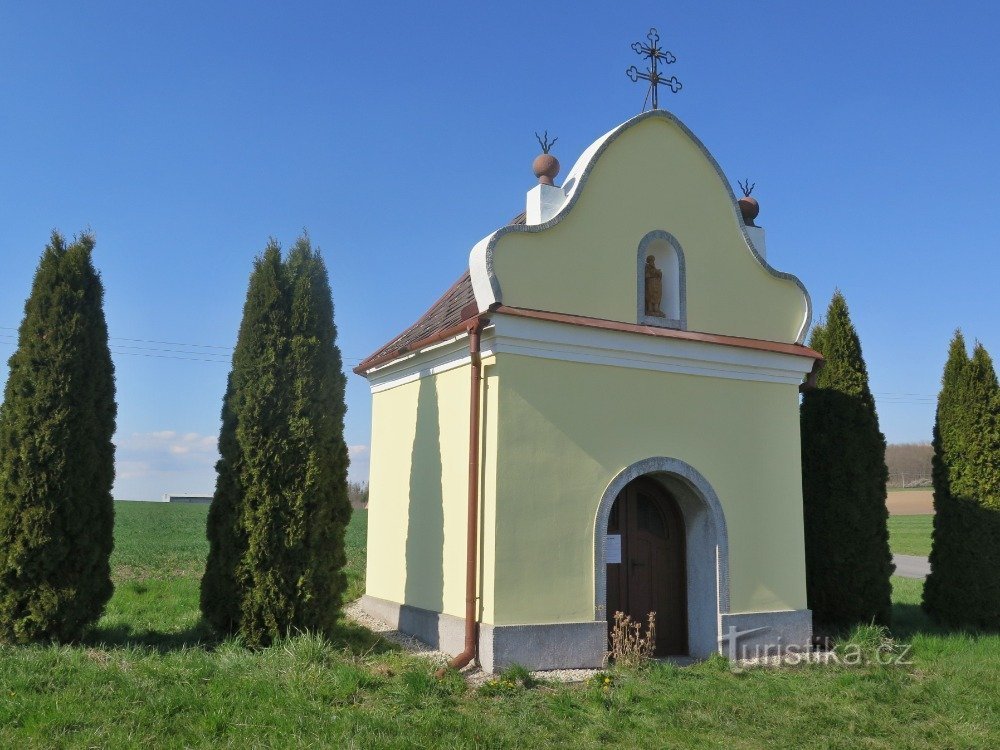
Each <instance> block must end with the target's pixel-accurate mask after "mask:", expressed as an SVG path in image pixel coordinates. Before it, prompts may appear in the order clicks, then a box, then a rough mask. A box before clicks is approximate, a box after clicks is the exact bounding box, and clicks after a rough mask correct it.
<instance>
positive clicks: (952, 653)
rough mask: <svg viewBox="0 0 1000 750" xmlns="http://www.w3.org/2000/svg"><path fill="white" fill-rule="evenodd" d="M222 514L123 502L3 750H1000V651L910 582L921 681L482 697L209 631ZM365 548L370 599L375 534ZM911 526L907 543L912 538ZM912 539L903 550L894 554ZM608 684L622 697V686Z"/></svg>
mask: <svg viewBox="0 0 1000 750" xmlns="http://www.w3.org/2000/svg"><path fill="white" fill-rule="evenodd" d="M206 511H207V508H206V507H205V506H184V505H157V504H138V503H137V504H118V506H117V512H118V520H117V526H116V539H117V549H116V551H115V557H114V568H115V582H116V585H117V589H116V592H115V596H114V598H113V599H112V601H111V603H110V605H109V607H108V610H107V614H106V616H105V617H104V618H103V619H102V620H101V622H100V623H99V624H98V625H97V627H95V628H94V629H93V631H92V632H91V633H90V635H89V636H88V637H87V639H86V640H85V642H84V643H82V644H79V645H77V646H61V647H60V646H45V647H42V646H40V647H31V648H16V647H0V747H3V748H35V747H37V748H54V747H81V748H83V747H100V748H127V747H128V748H131V747H143V748H173V747H178V748H180V747H223V748H225V747H232V748H249V747H276V748H289V747H337V748H351V747H360V748H397V747H398V748H404V747H405V748H426V747H447V748H455V747H470V748H471V747H489V748H538V747H560V748H563V747H565V748H599V747H609V746H619V747H624V746H627V747H636V748H652V747H678V746H683V747H705V748H708V747H718V748H771V747H781V748H792V747H826V748H857V747H865V748H898V747H907V748H941V747H968V748H982V747H991V746H993V747H995V746H997V745H998V744H1000V686H998V681H997V680H996V675H997V674H998V673H1000V637H997V636H996V635H975V634H964V633H947V632H943V631H941V630H939V629H937V628H935V627H934V626H932V625H931V624H930V623H929V622H928V621H927V620H926V618H925V617H924V616H923V614H922V612H921V611H920V609H919V606H918V603H919V599H920V586H921V582H920V581H910V580H903V579H894V586H895V587H896V589H895V609H894V617H895V635H896V637H897V639H899V640H900V641H902V642H905V643H909V644H912V646H913V650H912V660H913V663H912V664H911V665H908V666H880V665H872V666H864V667H861V666H857V667H851V666H846V665H838V666H831V665H826V666H816V665H803V666H799V667H794V668H790V667H789V668H782V669H766V668H757V669H750V670H747V671H743V672H740V673H734V672H733V671H731V669H730V668H729V666H728V665H727V664H726V663H725V662H723V661H722V660H721V659H717V660H710V661H708V662H705V663H702V664H698V665H695V666H693V667H688V668H683V669H679V668H676V667H673V666H670V665H667V664H656V665H653V666H651V667H649V668H647V669H645V670H642V671H639V672H611V673H609V677H610V682H608V683H605V682H604V680H603V679H602V680H601V681H600V684H599V685H571V686H564V685H551V684H545V683H542V684H540V685H537V686H533V687H530V688H528V687H524V686H521V685H517V686H514V687H506V686H501V688H500V689H493V690H490V691H483V690H474V689H470V688H467V687H466V685H465V683H464V681H463V680H462V678H461V677H459V676H458V675H455V674H449V675H448V676H446V677H445V678H444V679H443V680H436V679H435V678H434V677H433V675H432V672H431V669H430V668H429V666H428V664H427V663H426V662H425V661H422V660H420V659H418V658H415V657H412V656H409V655H406V654H403V653H400V652H399V651H398V650H395V649H393V648H391V647H389V646H388V645H387V644H385V643H384V642H379V641H378V640H377V639H375V638H373V637H372V636H371V635H370V634H369V633H368V632H367V631H365V630H363V629H361V628H358V627H355V626H351V625H348V624H344V625H342V626H341V627H340V629H339V630H338V632H336V633H334V634H332V637H331V638H330V639H323V638H319V637H316V636H313V635H300V636H297V637H294V638H290V639H288V640H287V641H284V642H282V643H279V644H277V645H275V646H273V647H271V648H268V649H264V650H260V651H251V650H247V649H245V648H243V647H242V646H241V645H240V644H239V643H238V642H234V641H224V642H218V641H216V640H215V639H213V638H212V637H211V635H210V634H209V633H208V631H207V630H205V629H204V628H203V626H202V625H201V624H200V623H199V618H198V611H197V602H198V578H199V576H200V573H201V567H202V565H203V562H204V556H205V553H206V544H205V541H204V521H205V514H206ZM365 521H366V517H365V514H364V513H363V512H361V513H357V514H356V515H355V519H354V521H353V522H352V525H351V529H350V538H349V547H350V549H349V555H350V570H349V573H350V580H351V590H352V594H353V595H357V594H359V593H360V592H361V590H362V588H363V575H364V554H365V550H364V538H365V537H364V526H365ZM900 538H901V537H900V536H897V535H896V532H895V531H894V540H898V539H900ZM895 543H896V542H895V541H894V544H895ZM605 685H607V687H605Z"/></svg>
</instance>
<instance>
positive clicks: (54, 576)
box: [0, 232, 117, 643]
mask: <svg viewBox="0 0 1000 750" xmlns="http://www.w3.org/2000/svg"><path fill="white" fill-rule="evenodd" d="M93 248H94V238H93V236H92V235H90V234H87V233H85V234H83V235H81V236H80V237H79V238H77V239H74V241H73V242H71V243H69V244H67V242H66V241H65V240H64V239H63V237H62V236H61V235H60V234H59V233H58V232H53V233H52V239H51V241H50V243H49V244H48V245H47V246H46V248H45V251H44V252H43V253H42V257H41V261H40V263H39V265H38V270H37V271H36V273H35V278H34V283H33V285H32V290H31V296H30V297H29V298H28V301H27V302H26V303H25V307H24V320H23V321H22V323H21V326H20V329H19V332H18V347H17V351H16V352H15V353H14V355H13V356H12V357H11V358H10V363H9V364H10V374H9V377H8V379H7V385H6V388H5V390H4V400H3V406H2V407H0V641H7V642H16V643H27V642H31V641H47V640H56V641H73V640H76V639H78V638H79V637H80V636H81V635H82V634H83V631H84V629H85V628H86V627H87V626H88V625H89V624H90V623H93V622H95V621H96V620H97V619H98V618H99V617H100V616H101V613H102V612H103V610H104V605H105V604H106V603H107V601H108V599H109V598H110V597H111V594H112V591H113V585H112V582H111V567H110V563H109V559H110V556H111V550H112V548H113V546H114V541H113V538H112V533H113V527H114V504H113V501H112V498H111V486H112V484H113V483H114V445H113V443H112V442H111V441H112V437H113V435H114V431H115V418H116V412H117V408H116V406H115V384H114V366H113V364H112V362H111V352H110V350H109V348H108V329H107V324H106V322H105V319H104V308H103V305H104V288H103V285H102V284H101V279H100V276H99V274H98V273H97V271H96V270H95V268H94V266H93V262H92V259H91V254H92V251H93Z"/></svg>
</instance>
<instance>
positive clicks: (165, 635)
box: [81, 618, 402, 656]
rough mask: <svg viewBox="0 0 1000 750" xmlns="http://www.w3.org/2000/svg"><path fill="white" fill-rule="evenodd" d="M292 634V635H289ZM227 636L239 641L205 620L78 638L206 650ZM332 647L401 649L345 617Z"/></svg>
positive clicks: (108, 629) (95, 630) (103, 628)
mask: <svg viewBox="0 0 1000 750" xmlns="http://www.w3.org/2000/svg"><path fill="white" fill-rule="evenodd" d="M291 637H292V638H295V636H294V635H293V636H291ZM227 640H233V641H236V642H238V641H239V638H238V637H231V638H229V639H227V638H222V637H219V636H218V635H217V634H216V633H215V632H214V631H213V630H212V628H211V627H210V626H209V625H208V623H207V622H206V621H205V620H200V621H199V622H198V623H197V624H195V625H193V626H191V627H187V628H183V629H180V630H155V629H137V628H133V627H132V626H130V625H117V624H116V625H96V626H94V627H92V628H91V629H90V630H89V631H88V632H87V634H86V635H85V636H84V638H83V639H82V641H81V645H84V646H89V647H92V648H105V649H109V648H119V649H120V648H140V649H145V650H149V651H155V652H157V653H161V654H166V653H171V652H176V651H183V650H186V649H201V650H203V651H206V652H211V651H214V650H216V649H217V648H218V647H219V646H220V645H222V644H223V643H224V642H226V641H227ZM325 640H327V641H328V642H329V644H330V646H332V647H333V648H335V649H338V650H340V649H343V650H345V651H347V652H348V653H350V654H351V655H352V656H367V655H381V654H387V653H395V652H399V651H401V650H402V649H401V648H400V647H399V646H398V645H396V644H395V643H393V642H392V641H389V640H387V639H385V638H383V637H382V636H380V635H379V634H378V633H374V632H372V631H371V630H369V629H368V628H365V627H362V626H361V625H358V624H356V623H353V622H350V621H349V620H346V619H343V618H342V619H341V620H340V621H339V622H338V623H337V625H336V627H335V628H334V629H333V631H331V632H330V633H327V634H326V635H325Z"/></svg>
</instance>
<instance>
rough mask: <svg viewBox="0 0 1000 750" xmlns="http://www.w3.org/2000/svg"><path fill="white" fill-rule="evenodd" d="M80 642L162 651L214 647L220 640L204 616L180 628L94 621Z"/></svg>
mask: <svg viewBox="0 0 1000 750" xmlns="http://www.w3.org/2000/svg"><path fill="white" fill-rule="evenodd" d="M82 643H83V644H84V645H87V646H92V647H98V648H142V649H147V650H150V651H157V652H159V653H161V654H164V653H169V652H171V651H182V650H184V649H191V648H201V649H204V650H206V651H211V650H213V649H214V648H215V647H216V646H218V645H219V643H221V639H220V638H219V637H218V636H216V635H215V634H214V633H213V632H212V629H211V628H210V627H209V626H208V623H206V622H205V621H204V620H201V621H199V622H198V623H197V624H196V625H193V626H191V627H187V628H183V629H180V630H152V629H141V628H133V627H132V626H131V625H96V626H94V627H92V628H91V629H90V630H89V631H88V632H87V634H86V636H84V638H83V641H82Z"/></svg>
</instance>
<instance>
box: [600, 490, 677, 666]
mask: <svg viewBox="0 0 1000 750" xmlns="http://www.w3.org/2000/svg"><path fill="white" fill-rule="evenodd" d="M608 536H609V544H608V549H609V551H611V553H610V554H609V562H608V578H607V613H608V627H609V628H610V627H611V625H612V623H613V620H614V613H615V612H616V611H620V612H624V613H625V614H627V615H630V616H631V617H632V619H633V620H634V621H637V622H641V623H643V624H645V622H646V618H647V616H648V614H649V613H650V612H656V655H657V656H675V655H686V654H687V653H688V639H687V571H686V569H685V560H686V553H685V538H684V519H683V517H682V516H681V512H680V509H679V508H678V507H677V502H676V501H675V500H674V499H673V497H671V496H670V493H668V492H667V491H666V490H665V489H664V488H663V487H661V486H660V485H659V484H658V483H656V482H654V481H653V480H651V479H647V478H644V477H640V478H639V479H636V480H634V481H632V482H630V483H629V484H627V485H626V486H625V488H624V489H623V490H622V491H621V492H620V493H619V495H618V498H617V499H616V500H615V503H614V505H613V506H612V508H611V514H610V516H609V517H608ZM615 536H617V537H619V540H618V541H619V542H620V550H621V553H620V556H618V555H615V554H614V552H615V550H616V548H618V544H616V542H615V540H614V537H615ZM616 557H617V558H618V559H619V560H620V562H614V559H615V558H616Z"/></svg>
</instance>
